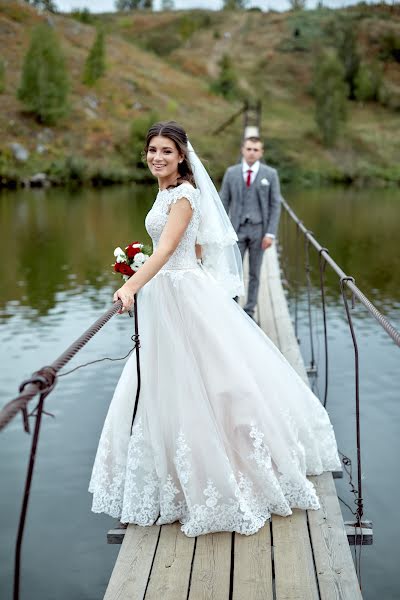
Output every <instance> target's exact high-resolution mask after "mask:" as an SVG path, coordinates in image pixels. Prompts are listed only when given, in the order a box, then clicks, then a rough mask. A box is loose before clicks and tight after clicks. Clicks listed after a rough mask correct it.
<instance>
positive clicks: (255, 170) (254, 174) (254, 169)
mask: <svg viewBox="0 0 400 600" xmlns="http://www.w3.org/2000/svg"><path fill="white" fill-rule="evenodd" d="M259 168H260V161H259V160H257V161H256V162H255V163H254V165H252V166H251V167H250V166H249V165H248V164H247V162H246V161H245V160H242V171H243V179H244V182H245V184H246V185H247V171H248V170H249V169H250V170H251V173H250V185H251V184H252V183H253V182H254V180H255V178H256V177H257V173H258V170H259ZM264 237H269V238H271V239H272V240H274V239H275V235H274V234H273V233H266V234H265V236H264Z"/></svg>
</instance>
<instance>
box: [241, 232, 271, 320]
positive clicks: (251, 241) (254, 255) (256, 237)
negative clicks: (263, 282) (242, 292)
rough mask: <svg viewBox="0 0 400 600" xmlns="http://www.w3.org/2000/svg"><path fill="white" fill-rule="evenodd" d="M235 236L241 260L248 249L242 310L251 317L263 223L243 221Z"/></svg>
mask: <svg viewBox="0 0 400 600" xmlns="http://www.w3.org/2000/svg"><path fill="white" fill-rule="evenodd" d="M237 236H238V240H239V241H238V246H239V250H240V254H241V255H242V260H243V257H244V253H245V252H246V250H248V251H249V287H248V290H247V301H246V304H245V306H244V310H245V311H246V312H247V314H249V315H250V316H251V317H252V316H253V315H254V309H255V306H256V304H257V297H258V288H259V285H260V271H261V264H262V259H263V256H264V250H263V249H262V248H261V242H262V239H263V237H264V230H263V225H262V223H260V224H258V225H252V224H251V223H244V224H242V225H240V227H239V230H238V232H237Z"/></svg>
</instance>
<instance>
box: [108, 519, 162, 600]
mask: <svg viewBox="0 0 400 600" xmlns="http://www.w3.org/2000/svg"><path fill="white" fill-rule="evenodd" d="M159 531H160V528H159V527H158V526H156V525H153V526H152V527H140V526H139V525H129V526H128V528H127V530H126V533H125V536H124V541H123V542H122V546H121V549H120V551H119V554H118V557H117V561H116V563H115V566H114V569H113V572H112V574H111V579H110V581H109V583H108V587H107V590H106V593H105V596H104V600H143V598H144V593H145V591H146V586H147V582H148V579H149V576H150V571H151V566H152V563H153V558H154V554H155V551H156V548H157V542H158V536H159Z"/></svg>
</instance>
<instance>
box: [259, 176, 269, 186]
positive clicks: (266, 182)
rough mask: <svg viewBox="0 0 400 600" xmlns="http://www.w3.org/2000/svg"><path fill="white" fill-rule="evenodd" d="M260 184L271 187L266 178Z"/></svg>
mask: <svg viewBox="0 0 400 600" xmlns="http://www.w3.org/2000/svg"><path fill="white" fill-rule="evenodd" d="M260 183H261V185H269V181H268V179H266V178H265V177H264V178H263V179H261V181H260Z"/></svg>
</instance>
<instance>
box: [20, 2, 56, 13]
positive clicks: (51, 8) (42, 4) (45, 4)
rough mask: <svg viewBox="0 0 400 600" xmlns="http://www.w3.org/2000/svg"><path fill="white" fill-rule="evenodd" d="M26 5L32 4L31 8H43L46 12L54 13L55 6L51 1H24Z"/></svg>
mask: <svg viewBox="0 0 400 600" xmlns="http://www.w3.org/2000/svg"><path fill="white" fill-rule="evenodd" d="M25 1H26V2H27V3H28V4H32V6H37V7H38V8H43V9H44V10H48V11H49V12H52V13H56V12H57V5H56V3H55V2H54V1H53V0H25Z"/></svg>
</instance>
